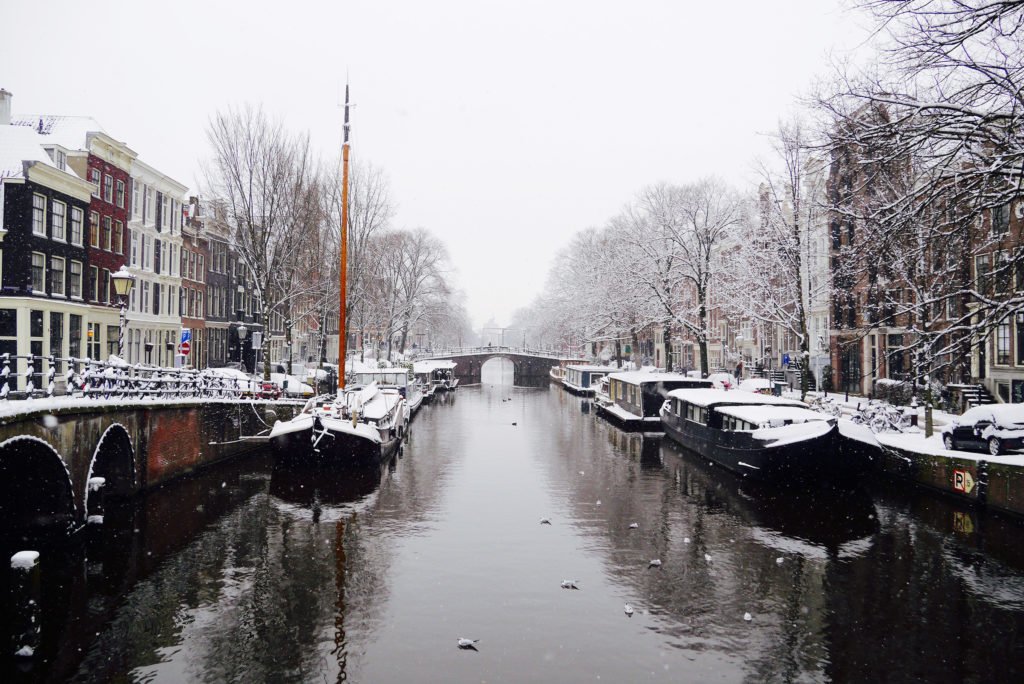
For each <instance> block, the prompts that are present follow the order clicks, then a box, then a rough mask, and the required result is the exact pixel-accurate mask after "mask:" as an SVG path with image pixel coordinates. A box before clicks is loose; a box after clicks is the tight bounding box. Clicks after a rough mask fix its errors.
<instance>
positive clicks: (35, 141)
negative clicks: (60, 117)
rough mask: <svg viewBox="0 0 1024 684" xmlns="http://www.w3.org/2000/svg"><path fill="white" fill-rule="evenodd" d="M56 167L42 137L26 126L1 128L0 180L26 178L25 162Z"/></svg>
mask: <svg viewBox="0 0 1024 684" xmlns="http://www.w3.org/2000/svg"><path fill="white" fill-rule="evenodd" d="M27 161H30V162H40V163H42V164H46V165H47V166H52V167H54V168H57V167H56V165H54V163H53V161H52V160H51V159H50V155H48V154H46V151H45V150H44V149H43V140H42V136H40V135H39V134H38V133H36V132H35V131H34V130H33V129H31V128H26V127H25V126H0V178H24V177H25V162H27Z"/></svg>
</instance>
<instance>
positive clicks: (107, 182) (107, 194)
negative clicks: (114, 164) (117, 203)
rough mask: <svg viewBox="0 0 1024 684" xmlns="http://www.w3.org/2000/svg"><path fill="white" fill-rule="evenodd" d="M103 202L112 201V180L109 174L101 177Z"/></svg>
mask: <svg viewBox="0 0 1024 684" xmlns="http://www.w3.org/2000/svg"><path fill="white" fill-rule="evenodd" d="M103 201H104V202H113V201H114V179H113V177H111V175H110V174H106V175H104V176H103Z"/></svg>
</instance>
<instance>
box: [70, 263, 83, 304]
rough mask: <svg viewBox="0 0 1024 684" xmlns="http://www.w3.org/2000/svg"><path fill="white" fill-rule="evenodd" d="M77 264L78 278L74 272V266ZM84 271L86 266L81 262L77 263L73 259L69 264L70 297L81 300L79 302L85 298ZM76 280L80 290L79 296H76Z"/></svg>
mask: <svg viewBox="0 0 1024 684" xmlns="http://www.w3.org/2000/svg"><path fill="white" fill-rule="evenodd" d="M76 264H77V265H78V275H77V276H76V275H75V274H74V273H73V272H72V269H73V268H74V266H75V265H76ZM84 270H85V265H84V264H83V263H82V262H81V261H75V260H74V259H72V260H71V262H70V263H69V264H68V273H67V275H68V296H69V297H70V298H71V299H79V300H80V299H82V296H83V294H82V278H83V277H84V275H85V274H84ZM76 280H77V285H78V288H77V289H78V294H75V289H76V288H75V285H76Z"/></svg>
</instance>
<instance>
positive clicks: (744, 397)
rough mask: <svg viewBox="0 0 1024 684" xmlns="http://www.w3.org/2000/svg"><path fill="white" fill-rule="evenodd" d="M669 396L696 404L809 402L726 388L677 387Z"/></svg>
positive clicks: (781, 404)
mask: <svg viewBox="0 0 1024 684" xmlns="http://www.w3.org/2000/svg"><path fill="white" fill-rule="evenodd" d="M668 396H670V397H674V398H676V399H679V400H680V401H685V402H686V403H688V404H693V405H695V406H716V405H719V404H722V405H731V406H795V407H799V408H807V404H805V403H803V402H802V401H798V400H796V399H783V398H782V397H774V396H772V395H770V394H755V393H753V392H744V391H742V390H724V389H710V388H709V389H704V388H702V387H701V388H697V389H677V390H672V391H671V392H669V393H668Z"/></svg>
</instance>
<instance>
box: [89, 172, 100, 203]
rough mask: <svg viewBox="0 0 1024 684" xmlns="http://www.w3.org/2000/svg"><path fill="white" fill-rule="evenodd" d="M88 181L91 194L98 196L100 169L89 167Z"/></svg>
mask: <svg viewBox="0 0 1024 684" xmlns="http://www.w3.org/2000/svg"><path fill="white" fill-rule="evenodd" d="M89 182H90V183H92V196H93V197H99V196H100V170H99V169H89Z"/></svg>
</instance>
